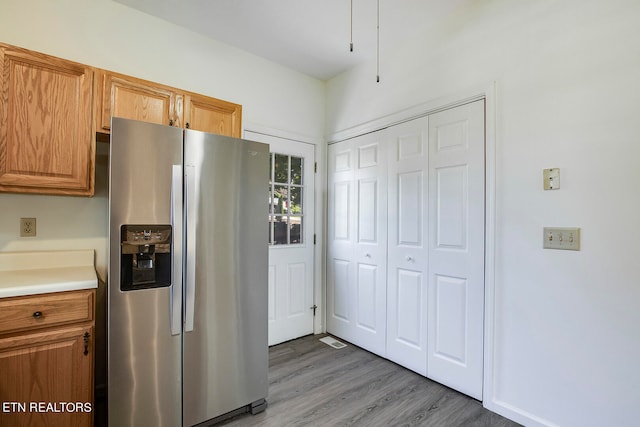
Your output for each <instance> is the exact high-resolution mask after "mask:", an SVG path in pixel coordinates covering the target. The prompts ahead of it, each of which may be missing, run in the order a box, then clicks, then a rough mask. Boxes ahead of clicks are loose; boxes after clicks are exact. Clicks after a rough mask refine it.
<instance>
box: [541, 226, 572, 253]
mask: <svg viewBox="0 0 640 427" xmlns="http://www.w3.org/2000/svg"><path fill="white" fill-rule="evenodd" d="M542 239H543V244H542V247H543V248H544V249H565V250H570V251H579V250H580V228H578V227H544V232H543V235H542Z"/></svg>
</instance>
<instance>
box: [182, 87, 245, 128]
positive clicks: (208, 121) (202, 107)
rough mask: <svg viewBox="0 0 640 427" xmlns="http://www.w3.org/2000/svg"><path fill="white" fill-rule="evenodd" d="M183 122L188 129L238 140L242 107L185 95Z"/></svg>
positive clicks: (190, 94)
mask: <svg viewBox="0 0 640 427" xmlns="http://www.w3.org/2000/svg"><path fill="white" fill-rule="evenodd" d="M184 122H185V127H186V128H188V129H194V130H200V131H203V132H209V133H217V134H219V135H226V136H233V137H236V138H240V137H241V133H242V106H241V105H238V104H233V103H231V102H226V101H221V100H219V99H215V98H210V97H208V96H202V95H197V94H195V93H186V94H185V97H184Z"/></svg>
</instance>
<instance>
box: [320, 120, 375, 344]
mask: <svg viewBox="0 0 640 427" xmlns="http://www.w3.org/2000/svg"><path fill="white" fill-rule="evenodd" d="M383 135H384V132H376V133H372V134H368V135H363V136H361V137H357V138H354V139H352V140H349V141H345V142H341V143H338V144H334V145H331V146H330V147H329V150H328V154H329V155H328V161H329V174H328V176H329V180H328V192H329V197H328V212H329V227H328V245H327V251H328V257H327V266H328V269H327V270H328V277H327V329H328V331H329V332H331V333H333V334H335V335H337V336H339V337H342V338H344V339H346V340H348V341H351V342H353V343H355V344H357V345H358V346H360V347H363V348H365V349H367V350H369V351H372V352H374V353H376V354H379V355H382V356H384V355H385V342H386V263H387V260H386V254H387V245H386V237H387V228H386V224H387V218H386V217H387V188H386V181H387V176H386V149H385V148H384V147H385V144H384V139H383V138H384V136H383Z"/></svg>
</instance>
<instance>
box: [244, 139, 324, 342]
mask: <svg viewBox="0 0 640 427" xmlns="http://www.w3.org/2000/svg"><path fill="white" fill-rule="evenodd" d="M245 137H246V138H249V139H253V140H255V141H260V142H266V143H268V144H269V145H270V149H269V151H270V152H271V156H270V162H271V166H270V179H269V188H268V195H269V217H268V223H269V232H268V234H266V233H265V237H266V238H268V240H269V311H268V312H269V345H274V344H278V343H281V342H284V341H288V340H291V339H294V338H298V337H301V336H304V335H308V334H312V333H313V317H314V315H315V308H314V302H313V254H314V241H313V235H314V209H315V208H314V146H313V145H311V144H306V143H303V142H295V141H291V140H288V139H282V138H276V137H271V136H266V135H261V134H256V133H248V132H247V134H246V135H245ZM266 193H267V189H266V188H265V194H266Z"/></svg>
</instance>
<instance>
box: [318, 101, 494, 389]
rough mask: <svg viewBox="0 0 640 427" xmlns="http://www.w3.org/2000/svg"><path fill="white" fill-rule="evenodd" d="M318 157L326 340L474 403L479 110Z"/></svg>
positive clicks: (466, 109) (479, 323)
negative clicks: (322, 168) (324, 189)
mask: <svg viewBox="0 0 640 427" xmlns="http://www.w3.org/2000/svg"><path fill="white" fill-rule="evenodd" d="M328 153H329V156H328V161H329V171H328V213H329V217H328V222H329V223H328V233H329V234H328V245H327V267H328V275H327V309H328V312H327V330H328V332H330V333H332V334H334V335H336V336H338V337H341V338H344V339H345V340H348V341H351V342H352V343H353V344H355V345H358V346H361V347H363V348H365V349H367V350H370V351H372V352H374V353H376V354H378V355H380V356H383V357H386V358H388V359H390V360H393V361H394V362H397V363H398V364H400V365H402V366H405V367H407V368H409V369H412V370H414V371H416V372H418V373H420V374H422V375H426V376H427V377H429V378H431V379H434V380H436V381H438V382H441V383H442V384H445V385H447V386H449V387H451V388H454V389H456V390H459V391H461V392H463V393H465V394H468V395H470V396H472V397H474V398H477V399H482V375H483V370H482V369H483V330H484V329H483V320H484V230H485V226H484V212H485V207H484V198H485V189H484V168H485V160H484V101H483V100H480V101H476V102H472V103H469V104H466V105H462V106H459V107H455V108H452V109H449V110H444V111H441V112H438V113H434V114H431V115H429V116H428V117H424V118H420V119H415V120H411V121H409V122H406V123H403V124H399V125H396V126H392V127H389V128H387V129H384V130H381V131H378V132H374V133H371V134H367V135H363V136H360V137H357V138H353V139H350V140H347V141H343V142H340V143H337V144H333V145H330V146H329V151H328Z"/></svg>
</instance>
